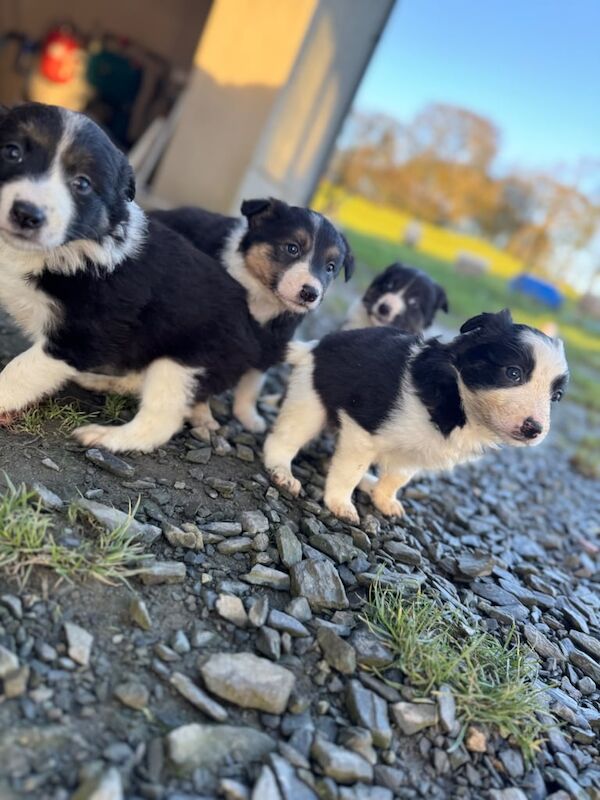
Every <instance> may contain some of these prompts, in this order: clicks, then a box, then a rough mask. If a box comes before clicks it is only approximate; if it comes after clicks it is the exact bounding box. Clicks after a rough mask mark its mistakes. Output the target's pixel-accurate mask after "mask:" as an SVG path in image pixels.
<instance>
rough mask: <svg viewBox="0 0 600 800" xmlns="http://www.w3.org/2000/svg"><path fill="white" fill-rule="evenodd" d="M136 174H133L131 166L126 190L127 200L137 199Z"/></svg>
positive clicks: (129, 201)
mask: <svg viewBox="0 0 600 800" xmlns="http://www.w3.org/2000/svg"><path fill="white" fill-rule="evenodd" d="M135 191H136V186H135V175H134V174H133V170H132V168H131V167H129V175H128V178H127V188H126V190H125V197H126V198H127V202H128V203H131V202H133V200H135Z"/></svg>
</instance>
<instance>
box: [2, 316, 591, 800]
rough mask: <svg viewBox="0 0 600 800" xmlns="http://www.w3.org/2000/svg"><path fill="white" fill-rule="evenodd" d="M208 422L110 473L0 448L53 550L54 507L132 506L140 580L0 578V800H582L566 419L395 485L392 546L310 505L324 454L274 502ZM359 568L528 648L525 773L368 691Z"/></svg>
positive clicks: (580, 514)
mask: <svg viewBox="0 0 600 800" xmlns="http://www.w3.org/2000/svg"><path fill="white" fill-rule="evenodd" d="M18 347H19V341H18V338H17V337H15V336H14V335H12V334H11V333H10V331H9V330H8V329H5V331H4V336H3V337H2V348H3V355H5V356H8V355H9V354H10V353H12V352H14V351H15V350H16V349H18ZM270 388H271V389H272V390H277V389H278V385H277V382H276V381H274V380H272V381H271V387H270ZM97 399H98V402H101V401H100V398H97ZM227 410H228V409H227V406H226V402H224V403H222V404H220V405H219V406H218V407H217V408H216V411H217V416H218V417H219V418H220V419H221V420H222V421H224V422H225V424H224V426H223V427H222V429H221V430H220V431H219V432H218V434H217V435H215V436H214V437H213V439H212V442H211V443H206V442H203V441H201V440H198V439H196V438H194V436H193V435H192V434H191V433H190V431H186V432H183V433H182V434H180V435H179V436H178V437H177V438H176V439H175V440H173V441H172V442H171V443H170V444H169V445H168V446H166V447H165V448H163V449H162V450H160V451H159V452H158V453H156V454H153V455H151V456H142V455H136V456H131V457H129V456H128V457H126V458H123V459H122V458H114V457H113V458H108V457H107V458H103V457H98V454H97V453H95V454H94V453H93V452H92V453H90V452H88V453H86V452H85V451H84V450H82V449H81V448H79V447H78V446H77V445H76V444H75V443H73V442H72V441H70V440H68V439H65V438H64V436H61V435H60V434H58V433H56V432H54V433H53V432H52V431H51V430H50V429H49V431H48V434H47V435H45V436H44V437H42V438H38V439H33V440H32V437H31V436H27V435H25V434H14V433H9V432H7V431H0V469H2V470H4V471H5V472H6V473H7V474H8V476H9V477H10V479H11V480H12V481H13V483H18V482H20V481H25V482H26V483H28V484H31V482H32V481H33V480H37V481H39V482H41V483H43V484H44V486H45V487H46V488H47V489H49V490H51V491H52V492H54V493H55V494H56V495H57V496H58V497H59V498H60V499H61V500H62V501H64V503H65V506H63V508H62V509H55V510H53V511H52V512H51V513H52V515H53V519H54V525H55V532H56V533H57V536H58V538H59V539H60V540H61V541H62V542H63V543H66V544H69V545H70V546H72V547H77V545H78V543H79V542H80V540H81V537H83V536H86V535H90V532H89V530H87V529H86V528H80V527H77V526H73V524H72V523H70V522H69V519H68V517H67V514H66V511H65V508H66V504H67V503H68V502H69V501H71V500H72V499H74V498H77V497H80V496H81V495H83V496H84V498H87V499H88V500H90V501H91V502H92V503H95V504H100V505H99V506H98V505H91V506H90V507H89V508H90V509H91V510H92V512H94V513H96V514H99V515H100V516H103V515H104V517H103V518H105V517H106V514H109V515H110V513H111V512H110V507H113V506H114V507H115V508H117V509H121V510H124V511H126V510H127V508H128V505H129V503H134V504H135V501H136V499H137V498H138V496H139V497H140V498H141V501H140V505H139V509H138V511H137V520H138V521H139V522H140V523H143V524H142V526H140V529H139V533H140V537H141V538H142V539H143V540H144V541H145V542H146V549H147V552H148V553H150V554H152V555H153V557H154V562H153V563H151V564H149V565H148V568H147V570H146V573H145V574H144V575H142V576H140V577H136V578H134V579H132V581H131V583H130V586H125V585H116V586H110V587H109V586H104V585H101V584H99V583H97V582H93V581H89V582H86V583H85V584H83V585H82V584H77V583H75V584H68V583H65V582H63V583H61V584H60V585H58V586H57V585H56V582H55V579H54V578H53V577H52V576H51V575H49V574H47V573H46V574H43V573H40V572H36V573H34V574H33V576H32V578H31V579H30V581H29V583H28V585H27V586H26V587H25V588H24V589H20V588H19V587H18V586H17V584H16V583H14V582H10V581H9V580H8V578H7V577H6V575H2V574H0V798H2V799H3V800H4V798H52V799H53V800H62V798H69V797H76V798H79V799H80V800H82V799H84V798H85V799H87V800H90V799H91V798H94V800H108V799H109V798H110V799H111V800H114V799H115V798H120V797H123V796H124V797H127V798H149V800H154V799H156V800H161V799H162V798H168V800H184V798H199V799H202V798H217V797H219V798H226V800H244V798H252V800H312V799H315V798H324V799H325V800H392V798H490V799H491V800H525V799H527V798H531V799H532V800H538V798H539V800H541V799H542V798H552V800H566V799H567V798H569V797H571V798H577V800H584V799H585V798H599V797H600V759H599V741H598V728H599V727H600V689H599V687H600V591H599V587H598V579H599V575H600V573H599V570H598V554H599V552H600V547H599V545H600V509H599V497H598V484H597V483H594V482H592V481H590V480H588V479H585V478H582V477H581V476H579V475H578V474H577V473H575V472H574V471H573V470H572V469H571V467H570V465H569V455H568V452H567V451H566V450H565V448H564V447H563V446H562V444H561V442H563V441H572V440H573V439H574V438H576V437H577V436H578V435H580V434H581V432H582V430H583V429H584V428H585V425H586V417H585V414H584V413H583V412H580V411H579V410H578V409H576V408H574V407H569V406H568V405H567V404H563V405H562V406H561V407H559V408H558V409H557V418H558V423H557V425H556V431H555V433H554V435H553V436H552V437H551V440H550V441H549V442H548V443H547V444H544V445H543V446H542V447H540V448H539V449H535V450H532V451H528V452H524V451H523V450H513V451H503V452H500V453H498V454H494V455H492V456H489V457H486V458H484V459H482V460H481V461H480V462H478V463H476V464H473V465H470V466H468V467H464V468H460V469H457V470H456V471H455V472H454V473H452V474H451V475H443V476H437V477H435V478H423V479H420V480H417V481H414V482H413V483H412V484H411V485H410V487H409V488H408V489H407V491H406V492H405V493H404V498H403V500H404V501H405V507H406V508H407V512H408V515H407V517H406V519H405V520H403V521H402V523H401V524H391V523H390V522H388V521H386V520H384V519H383V518H382V517H381V516H379V515H378V514H377V513H376V512H375V511H374V509H373V508H372V507H371V506H370V505H369V504H368V503H367V502H363V503H360V502H359V504H358V505H359V510H360V512H361V520H362V522H361V528H360V529H358V528H351V527H349V526H347V525H344V524H341V523H339V522H338V521H336V520H335V519H334V518H332V517H331V516H330V515H329V514H328V513H326V511H325V510H324V507H323V505H322V503H321V498H322V486H323V466H324V462H325V460H326V458H327V456H328V453H329V452H330V446H329V445H330V443H329V442H328V440H327V438H326V437H325V438H324V439H322V440H321V441H320V442H318V443H316V444H315V445H313V447H312V448H311V449H309V450H308V451H307V452H306V453H305V454H304V456H303V458H301V459H300V460H299V462H298V472H299V474H300V475H301V476H302V478H303V482H304V484H305V486H306V487H307V496H306V497H305V498H304V499H302V500H300V501H290V500H288V499H286V498H285V497H284V496H282V495H280V494H279V493H278V492H277V491H276V490H275V489H274V488H273V487H272V486H270V485H269V482H268V480H267V478H266V475H265V473H264V471H263V470H262V467H261V462H260V446H261V441H259V440H257V439H256V438H255V437H253V436H252V435H249V434H247V433H244V432H242V431H241V430H240V429H239V427H237V426H236V424H235V423H231V422H227V419H228V416H227ZM363 500H365V501H366V498H363ZM381 568H383V570H384V572H383V575H384V576H385V578H387V579H389V580H391V581H394V582H396V583H404V584H410V585H422V586H424V587H426V588H428V589H429V590H431V591H432V592H433V593H435V594H436V595H437V596H439V597H440V598H441V599H442V600H443V601H444V602H447V603H450V604H452V605H455V606H457V607H460V608H463V609H464V610H465V613H467V614H468V615H470V616H472V617H473V618H475V619H479V620H480V624H481V625H482V626H483V627H484V628H486V629H487V630H489V631H490V632H492V633H495V634H497V635H498V636H500V637H502V636H504V635H505V634H506V633H507V631H508V630H509V628H510V626H511V625H515V626H516V628H517V630H518V631H519V633H520V634H521V635H522V637H523V638H524V639H526V640H527V641H529V642H530V643H531V645H532V647H533V648H534V649H535V651H536V657H537V659H538V661H539V670H540V672H539V679H540V682H541V683H543V684H544V685H547V686H548V687H550V688H548V689H547V692H546V696H547V699H548V703H549V710H550V711H551V712H552V713H553V714H554V716H555V717H556V719H557V720H558V721H559V723H560V724H559V726H557V727H555V728H553V729H552V730H551V731H550V733H549V736H548V740H547V741H546V742H545V743H544V744H543V746H542V747H541V749H540V752H539V754H538V756H537V758H536V761H535V763H534V764H533V765H525V764H524V762H523V759H522V757H521V754H520V752H519V751H518V750H517V749H516V748H515V747H514V746H512V743H511V742H510V741H506V740H504V739H502V737H501V736H499V735H498V734H495V733H493V732H489V731H476V730H472V731H470V735H468V736H467V737H466V739H465V742H464V743H463V744H460V745H459V746H458V747H456V746H453V745H455V739H456V735H455V731H456V725H455V723H454V719H453V711H452V702H451V698H448V697H447V696H446V697H440V698H439V699H436V698H433V697H432V698H431V700H432V703H431V704H429V705H427V704H418V705H417V704H414V703H412V702H411V701H412V700H413V695H412V693H411V690H410V687H408V686H404V685H402V686H400V688H399V689H396V688H391V687H390V686H389V685H387V684H384V683H382V682H381V681H379V680H378V679H376V678H375V677H374V676H373V673H372V671H370V668H372V667H373V666H378V665H379V666H381V665H385V663H386V660H387V659H388V657H389V656H388V653H387V651H386V648H385V647H383V646H382V645H381V643H380V642H378V641H377V640H376V639H375V638H374V637H373V636H372V635H371V634H370V633H369V632H368V630H367V629H366V627H365V625H364V623H363V622H362V621H361V619H360V612H361V610H362V609H363V607H364V600H365V597H366V595H367V592H368V589H369V585H370V583H371V581H372V579H373V576H374V574H375V572H376V571H377V570H378V569H381Z"/></svg>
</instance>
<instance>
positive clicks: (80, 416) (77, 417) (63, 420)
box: [10, 398, 97, 436]
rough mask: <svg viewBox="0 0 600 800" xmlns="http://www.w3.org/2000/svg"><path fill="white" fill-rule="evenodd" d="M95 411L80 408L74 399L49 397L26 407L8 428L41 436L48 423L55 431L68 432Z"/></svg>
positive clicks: (94, 414) (90, 416)
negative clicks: (64, 399) (38, 403)
mask: <svg viewBox="0 0 600 800" xmlns="http://www.w3.org/2000/svg"><path fill="white" fill-rule="evenodd" d="M95 416H97V414H96V412H86V411H83V410H82V409H81V407H80V406H79V404H78V403H77V401H76V400H72V401H63V400H57V399H55V398H51V399H50V400H45V401H44V402H43V403H40V405H39V406H33V407H32V408H28V409H26V410H25V411H24V412H23V413H22V414H21V415H20V417H19V418H18V419H17V420H16V421H15V422H14V423H12V425H11V426H10V429H11V430H12V431H14V432H15V433H27V434H29V435H30V436H43V435H44V433H46V428H47V425H48V424H49V423H52V424H53V425H55V426H56V431H57V432H58V433H61V434H65V435H66V434H69V433H71V432H72V431H74V430H75V428H78V427H79V426H80V425H85V423H87V422H89V421H90V420H91V419H92V418H93V417H95Z"/></svg>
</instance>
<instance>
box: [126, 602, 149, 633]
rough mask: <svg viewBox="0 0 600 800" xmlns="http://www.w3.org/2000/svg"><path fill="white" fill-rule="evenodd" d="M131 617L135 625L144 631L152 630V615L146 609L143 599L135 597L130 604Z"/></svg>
mask: <svg viewBox="0 0 600 800" xmlns="http://www.w3.org/2000/svg"><path fill="white" fill-rule="evenodd" d="M129 616H130V617H131V619H132V620H133V622H135V624H136V625H137V626H138V627H140V628H141V629H142V630H144V631H149V630H151V628H152V620H151V618H150V613H149V612H148V608H147V607H146V603H145V602H144V601H143V600H142V598H141V597H134V598H133V600H132V601H131V603H130V604H129Z"/></svg>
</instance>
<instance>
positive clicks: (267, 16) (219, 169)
mask: <svg viewBox="0 0 600 800" xmlns="http://www.w3.org/2000/svg"><path fill="white" fill-rule="evenodd" d="M316 4H317V0H277V2H273V0H215V3H214V5H213V8H212V11H211V13H210V16H209V18H208V21H207V23H206V27H205V29H204V33H203V35H202V38H201V40H200V43H199V46H198V49H197V51H196V55H195V58H194V68H193V70H192V74H191V76H190V80H189V85H188V88H187V90H186V96H185V98H184V101H183V105H182V108H181V116H180V118H179V122H178V125H177V129H176V131H175V134H174V136H173V138H172V140H171V142H170V144H169V147H168V148H167V151H166V153H165V156H164V158H163V160H162V162H161V164H160V166H159V168H158V172H157V175H156V178H155V180H154V182H153V186H152V191H153V194H154V195H156V196H157V197H159V198H160V200H161V201H166V202H168V203H171V204H185V203H189V204H196V205H203V206H206V207H208V208H212V209H215V210H218V211H224V212H227V211H228V210H229V209H230V208H231V204H232V201H233V199H234V197H235V196H236V193H237V190H238V187H239V186H240V184H241V182H242V180H243V178H244V176H245V173H246V170H247V168H248V164H249V162H250V159H251V158H252V155H253V153H254V152H255V150H256V147H257V144H258V141H259V139H260V137H261V134H262V131H263V129H264V127H265V125H266V124H267V121H268V119H269V115H270V113H271V111H272V108H273V105H274V103H275V101H276V99H277V96H278V93H279V91H280V90H281V89H282V87H283V86H285V84H286V82H287V80H288V78H289V75H290V73H291V70H292V67H293V65H294V62H295V60H296V57H297V54H298V51H299V49H300V46H301V44H302V41H303V38H304V36H305V34H306V32H307V30H308V27H309V24H310V20H311V18H312V15H313V12H314V9H315V6H316Z"/></svg>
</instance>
